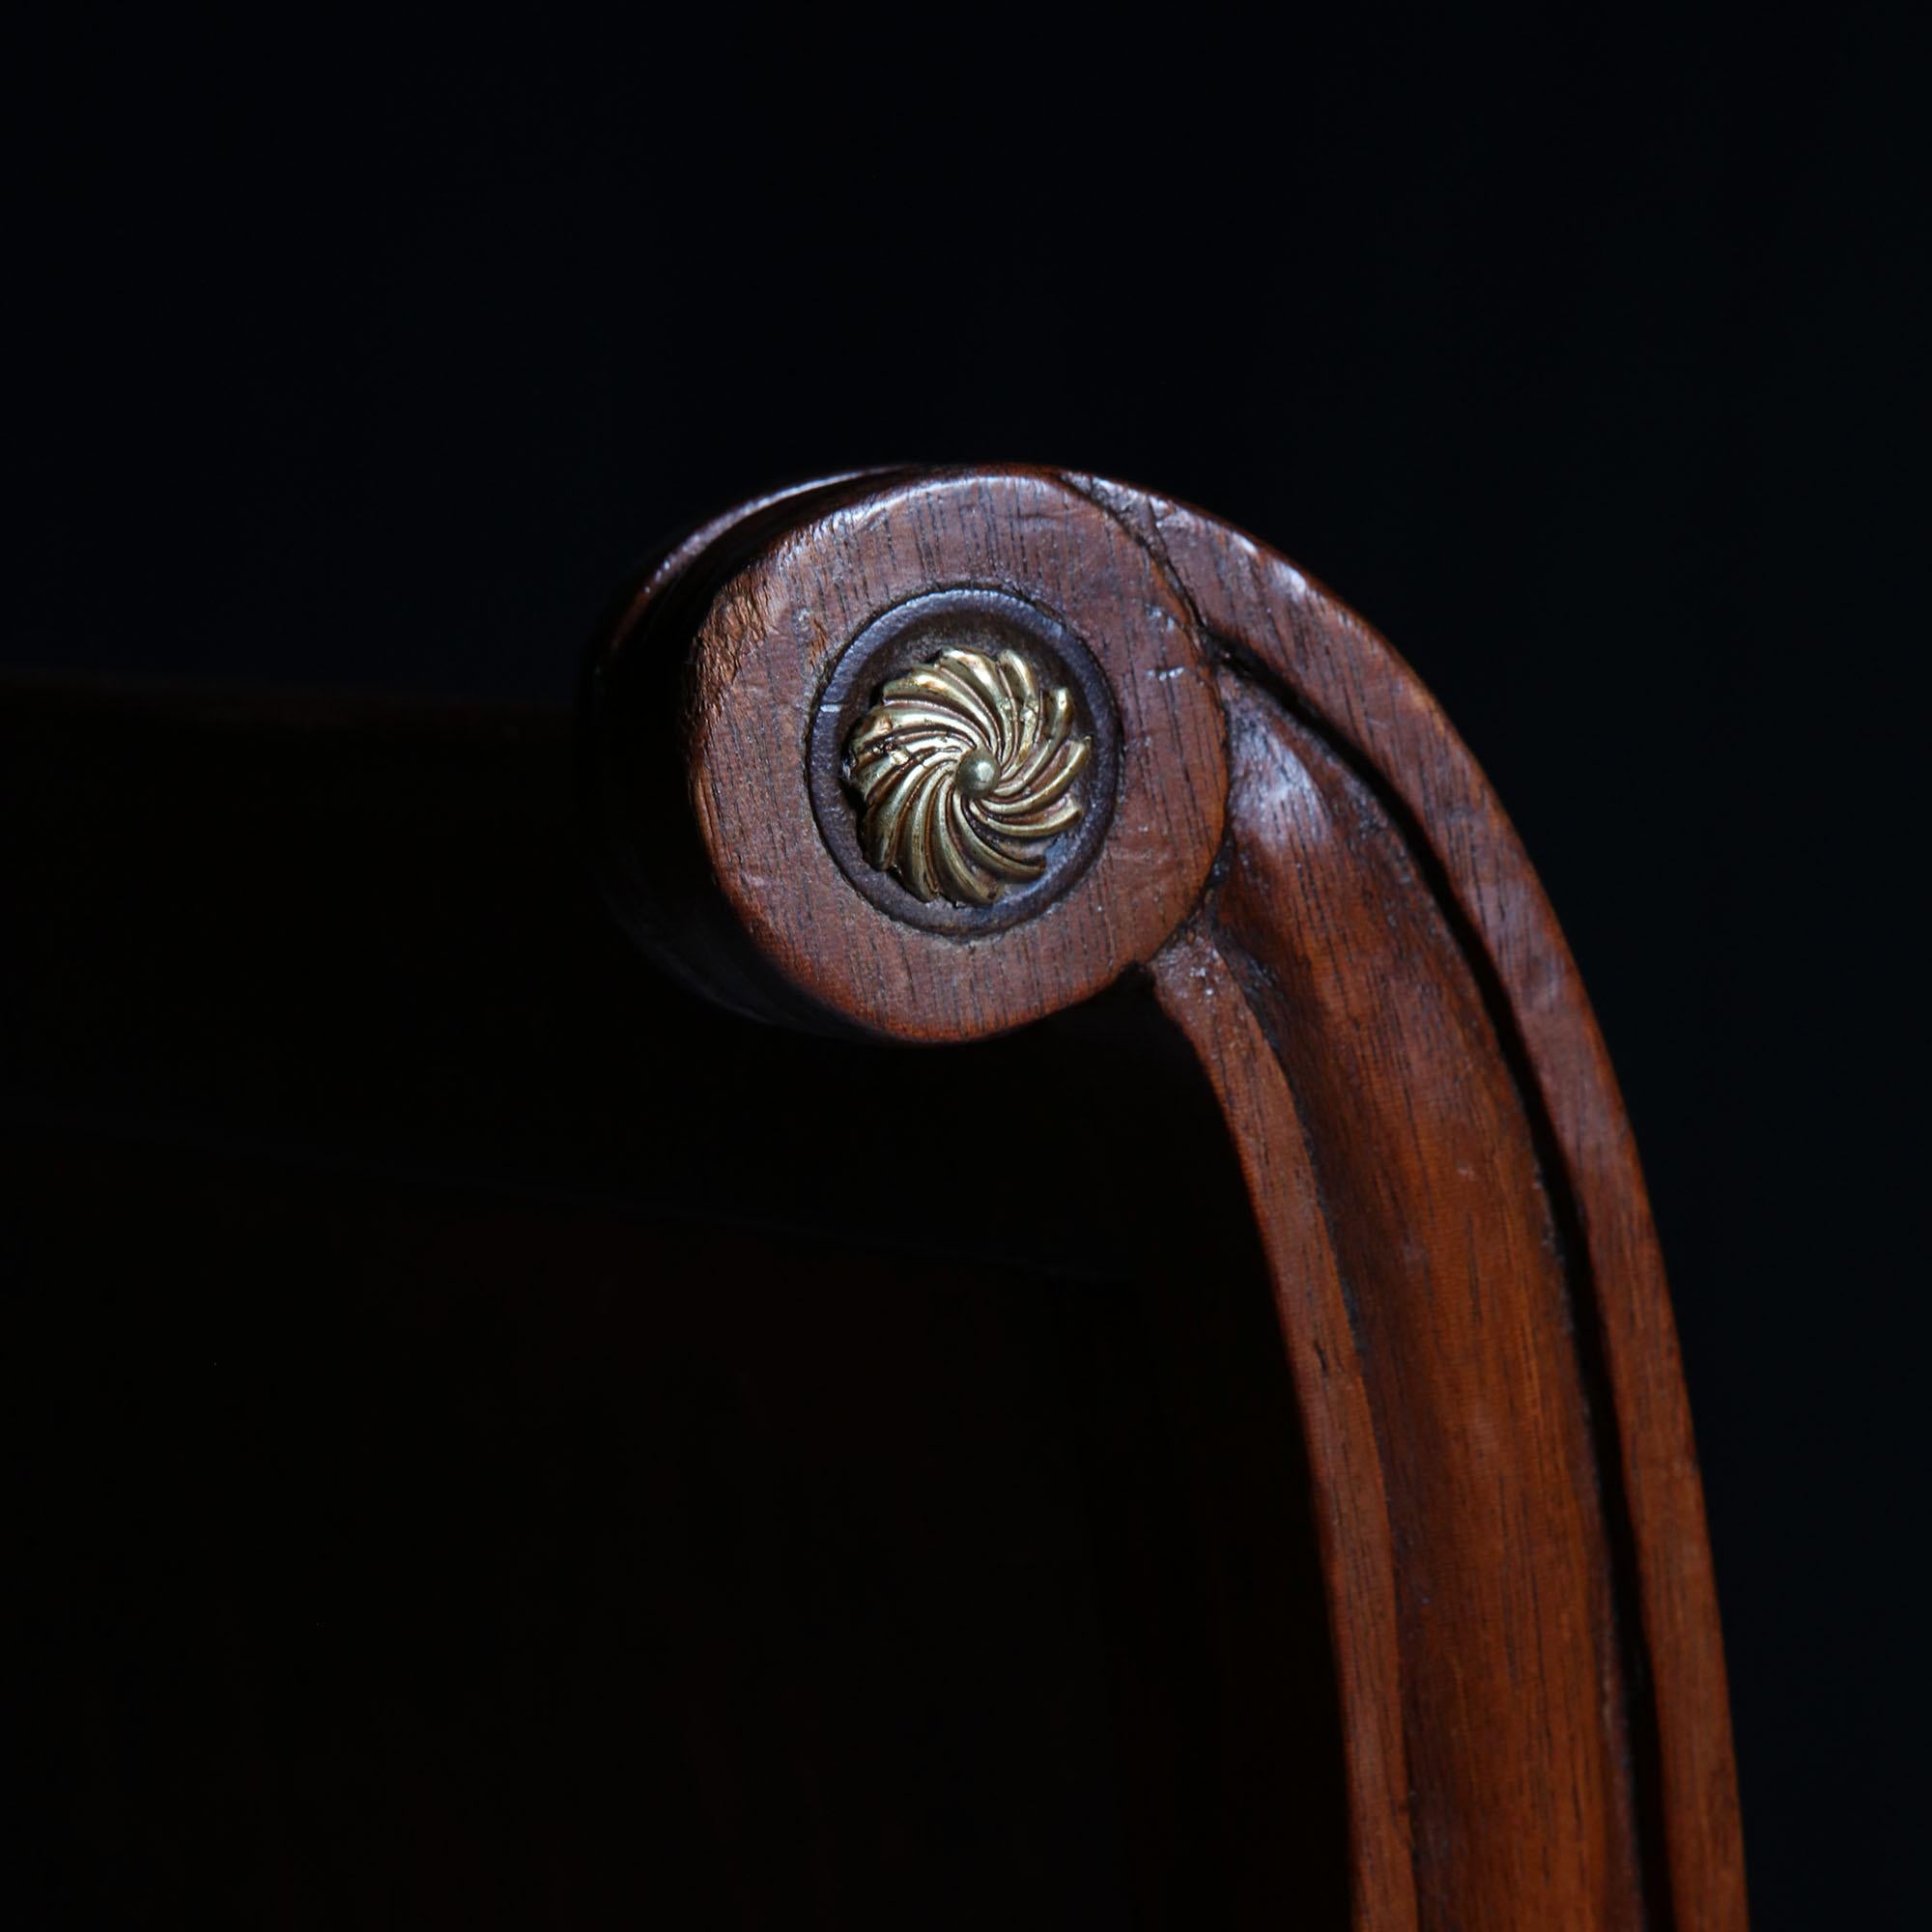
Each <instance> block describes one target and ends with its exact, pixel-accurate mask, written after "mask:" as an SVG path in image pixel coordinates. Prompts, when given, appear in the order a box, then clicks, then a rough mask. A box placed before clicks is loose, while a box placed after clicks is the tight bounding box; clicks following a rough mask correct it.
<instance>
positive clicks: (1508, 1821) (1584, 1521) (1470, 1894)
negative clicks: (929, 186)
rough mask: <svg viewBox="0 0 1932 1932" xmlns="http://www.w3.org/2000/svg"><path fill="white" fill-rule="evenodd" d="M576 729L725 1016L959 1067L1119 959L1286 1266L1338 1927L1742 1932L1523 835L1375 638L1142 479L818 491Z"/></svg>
mask: <svg viewBox="0 0 1932 1932" xmlns="http://www.w3.org/2000/svg"><path fill="white" fill-rule="evenodd" d="M585 742H586V748H587V753H588V755H587V758H586V773H587V776H588V780H589V784H590V788H591V802H592V806H593V810H594V812H595V815H596V817H597V820H598V822H599V825H600V827H601V836H602V838H603V840H604V843H605V845H606V848H607V853H608V861H609V864H608V870H609V873H610V876H611V882H612V893H613V895H614V897H615V898H616V900H617V902H618V904H619V907H620V910H621V911H622V912H623V914H624V915H625V917H626V918H627V919H628V920H629V921H630V923H632V925H633V926H634V928H635V929H636V930H637V931H639V934H640V935H641V936H642V937H643V938H644V939H645V940H646V941H647V943H649V944H650V945H651V946H652V947H653V948H654V949H655V950H656V951H657V952H659V953H660V955H661V956H662V957H664V958H665V959H666V961H667V962H668V964H669V965H670V966H671V967H672V969H673V970H675V971H677V972H679V973H680V974H682V975H683V976H685V977H686V978H687V979H689V980H693V981H695V982H696V983H698V984H700V985H702V986H703V987H704V988H705V990H706V991H708V992H710V993H711V994H712V995H713V996H715V997H717V998H719V999H722V1000H725V1001H726V1002H727V1003H729V1004H731V1005H733V1006H735V1007H738V1008H739V1009H744V1010H749V1011H753V1012H756V1013H759V1014H761V1015H764V1016H766V1017H771V1018H778V1019H782V1020H787V1021H790V1022H792V1023H796V1024H801V1025H807V1026H817V1027H824V1028H833V1029H844V1030H851V1031H856V1032H860V1033H863V1034H866V1035H869V1036H873V1037H880V1036H883V1037H890V1038H893V1039H899V1040H906V1041H923V1042H935V1043H943V1042H947V1041H954V1040H963V1039H970V1038H974V1037H980V1036H983V1035H986V1034H989V1033H994V1032H998V1031H1000V1030H1003V1029H1007V1028H1011V1027H1016V1026H1019V1025H1021V1024H1023V1023H1025V1022H1027V1021H1029V1020H1032V1019H1035V1018H1037V1017H1039V1016H1041V1015H1043V1014H1047V1013H1050V1012H1053V1011H1055V1010H1057V1009H1061V1008H1064V1007H1065V1006H1067V1005H1069V1004H1071V1003H1074V1002H1077V1001H1081V1000H1084V999H1086V998H1087V997H1088V996H1089V995H1091V994H1093V993H1094V992H1096V991H1098V990H1099V989H1100V988H1102V987H1104V986H1106V985H1108V984H1109V983H1110V982H1112V981H1114V980H1118V979H1120V978H1121V977H1122V975H1126V974H1130V973H1146V974H1149V975H1151V978H1152V980H1153V983H1154V985H1155V987H1156V989H1157V993H1158V997H1159V1000H1160V1003H1161V1005H1162V1007H1163V1008H1164V1009H1165V1011H1166V1012H1167V1014H1168V1015H1169V1016H1170V1017H1171V1018H1172V1020H1173V1021H1174V1022H1175V1023H1176V1025H1178V1026H1179V1029H1180V1030H1181V1031H1182V1033H1184V1034H1185V1036H1186V1037H1187V1038H1188V1040H1189V1041H1191V1043H1192V1045H1193V1047H1194V1050H1195V1052H1196V1054H1197V1055H1198V1057H1199V1059H1200V1062H1201V1064H1202V1065H1203V1067H1204V1068H1205V1069H1206V1072H1207V1074H1208V1078H1209V1080H1210V1081H1211V1083H1212V1086H1213V1089H1214V1092H1215V1094H1217V1095H1218V1097H1219V1101H1220V1105H1221V1109H1222V1112H1223V1115H1224V1117H1225V1120H1226V1122H1227V1126H1228V1130H1229V1133H1230V1135H1231V1137H1232V1140H1233V1143H1234V1146H1235V1149H1236V1152H1237V1154H1238V1157H1239V1161H1240V1164H1241V1168H1242V1171H1243V1173H1244V1175H1245V1178H1246V1182H1247V1189H1248V1194H1249V1198H1250V1201H1251V1203H1252V1207H1253V1211H1254V1215H1255V1219H1256V1222H1257V1224H1258V1226H1259V1229H1260V1232H1261V1235H1262V1237H1263V1241H1264V1248H1265V1252H1266V1254H1267V1256H1268V1260H1269V1264H1270V1267H1271V1271H1272V1275H1273V1281H1274V1290H1275V1296H1276V1303H1277V1307H1278V1311H1279V1316H1280V1324H1281V1332H1282V1336H1283V1339H1284V1342H1285V1345H1286V1349H1287V1352H1288V1356H1289V1360H1290V1363H1291V1366H1292V1369H1293V1378H1294V1384H1295V1388H1296V1391H1297V1394H1298V1399H1299V1406H1300V1411H1301V1418H1302V1427H1303V1429H1304V1432H1305V1435H1306V1440H1307V1448H1308V1454H1309V1459H1310V1463H1311V1467H1312V1470H1313V1478H1314V1484H1315V1490H1316V1496H1315V1509H1316V1520H1317V1522H1318V1525H1319V1529H1320V1535H1321V1558H1322V1566H1323V1573H1324V1576H1325V1578H1326V1584H1327V1590H1328V1598H1329V1607H1330V1625H1331V1633H1332V1644H1333V1654H1334V1660H1335V1669H1336V1674H1337V1677H1338V1683H1339V1694H1340V1699H1341V1708H1342V1714H1343V1720H1344V1732H1345V1740H1346V1751H1347V1767H1346V1778H1347V1788H1348V1795H1349V1807H1350V1840H1351V1841H1350V1860H1351V1872H1352V1890H1353V1899H1354V1919H1355V1922H1356V1924H1357V1925H1359V1926H1363V1927H1374V1928H1378V1932H1394V1928H1406V1927H1428V1928H1443V1932H1447V1928H1450V1927H1458V1928H1467V1927H1475V1926H1485V1927H1503V1926H1509V1927H1520V1928H1522V1929H1523V1932H1532V1929H1533V1932H1555V1928H1564V1932H1572V1928H1593V1927H1635V1926H1655V1927H1665V1926H1668V1927H1675V1928H1678V1932H1719V1928H1724V1932H1731V1929H1732V1928H1737V1927H1740V1926H1742V1924H1743V1922H1744V1903H1743V1899H1744V1892H1743V1881H1742V1873H1741V1864H1740V1852H1739V1838H1738V1823H1737V1809H1736V1801H1735V1792H1734V1779H1733V1774H1732V1767H1731V1758H1730V1737H1729V1725H1728V1719H1727V1716H1726V1707H1725V1693H1724V1677H1723V1664H1722V1659H1721V1655H1720V1652H1719V1634H1718V1619H1717V1610H1716V1605H1715V1600H1714V1596H1713V1590H1712V1580H1711V1570H1710V1562H1709V1555H1708V1548H1707V1544H1706V1538H1705V1531H1704V1522H1703V1515H1702V1506H1701V1501H1700V1496H1699V1492H1698V1482H1697V1473H1696V1468H1695V1463H1694V1460H1693V1456H1692V1449H1691V1441H1690V1425H1689V1420H1688V1417H1687V1413H1686V1408H1685V1403H1684V1394H1683V1387H1682V1381H1681V1378H1680V1374H1679V1368H1678V1361H1677V1354H1676V1346H1675V1342H1674V1338H1673V1333H1672V1327H1671V1320H1670V1313H1669V1307H1668V1303H1667V1300H1666V1295H1665V1290H1664V1283H1663V1277H1662V1269H1661V1266H1660V1264H1659V1258H1658V1253H1657V1246H1656V1242H1655V1238H1654V1236H1653V1233H1652V1228H1651V1222H1650V1217H1649V1212H1648V1209H1647V1207H1646V1204H1645V1200H1644V1192H1643V1184H1642V1180H1641V1177H1640V1175H1639V1172H1638V1168H1637V1164H1636V1157H1635V1153H1634V1149H1633V1147H1632V1145H1631V1139H1630V1134H1629V1131H1628V1128H1627V1126H1626V1123H1625V1121H1624V1117H1623V1113H1622V1109H1621V1106H1620V1104H1619V1101H1618V1098H1617V1093H1616V1088H1615V1084H1614V1081H1613V1079H1612V1077H1611V1074H1610V1070H1609V1067H1608V1065H1607V1064H1606V1062H1605V1057H1604V1052H1603V1047H1602V1044H1601V1042H1600V1040H1599V1038H1598V1036H1597V1032H1596V1029H1595V1026H1594V1024H1593V1022H1592V1020H1591V1016H1590V1012H1589V1009H1588V1007H1587V1005H1586V1004H1585V1002H1584V998H1583V993H1582V988H1581V986H1580V985H1579V983H1578V981H1577V974H1576V970H1575V968H1574V966H1573V965H1572V963H1571V960H1570V957H1569V954H1568V952H1566V950H1565V948H1564V944H1563V941H1562V938H1561V936H1560V934H1559V933H1558V931H1557V928H1556V925H1555V923H1554V921H1553V919H1552V918H1551V916H1550V913H1549V910H1548V906H1547V905H1546V903H1545V901H1544V898H1543V895H1542V893H1541V891H1540V890H1539V888H1538V886H1537V883H1536V880H1535V878H1534V877H1533V875H1532V874H1531V871H1530V869H1529V867H1528V864H1527V862H1526V860H1525V859H1524V856H1523V853H1522V851H1521V848H1520V845H1519V844H1518V842H1517V839H1516V838H1515V836H1514V834H1513V833H1512V832H1511V830H1510V827H1509V825H1508V822H1507V821H1506V819H1505V818H1504V817H1503V814H1502V812H1501V810H1500V809H1499V808H1498V806H1497V805H1496V802H1495V801H1494V799H1493V798H1492V796H1491V793H1490V791H1489V788H1488V786H1487V784H1486V783H1485V782H1484V781H1483V778H1482V776H1481V774H1480V773H1479V772H1478V771H1477V770H1476V768H1475V766H1474V764H1473V763H1472V762H1471V760H1470V758H1469V755H1468V753H1466V751H1464V749H1463V746H1462V745H1461V744H1460V743H1459V741H1458V740H1457V738H1456V736H1455V734H1454V733H1453V731H1452V730H1451V729H1450V728H1449V726H1448V725H1447V724H1446V723H1445V721H1444V720H1443V718H1442V716H1441V714H1440V713H1439V711H1438V710H1437V709H1436V707H1435V704H1434V703H1433V701H1432V700H1431V699H1430V697H1429V696H1428V694H1427V693H1426V692H1425V691H1423V690H1422V689H1421V687H1420V686H1419V685H1418V684H1417V683H1416V681H1415V679H1414V677H1413V676H1412V675H1411V674H1410V673H1409V671H1408V670H1407V669H1406V667H1405V666H1404V665H1403V664H1402V662H1401V660H1400V659H1398V658H1397V657H1396V655H1395V654H1394V652H1393V651H1392V650H1390V648H1389V647H1388V646H1387V644H1385V643H1384V642H1383V641H1382V640H1381V639H1379V638H1378V636H1377V635H1376V634H1375V633H1374V632H1373V631H1372V630H1371V629H1369V627H1368V626H1367V625H1365V624H1364V623H1363V622H1362V621H1361V620H1360V619H1359V618H1357V617H1355V616H1354V615H1353V614H1352V613H1351V612H1350V611H1348V610H1347V609H1345V608H1344V607H1343V606H1342V605H1341V604H1339V603H1338V602H1337V601H1336V600H1335V599H1334V598H1333V597H1332V596H1330V595H1329V594H1328V593H1327V592H1325V591H1324V590H1322V589H1321V586H1320V585H1318V584H1315V583H1313V582H1310V581H1309V580H1308V579H1307V578H1305V577H1304V576H1303V575H1301V574H1300V573H1299V572H1298V571H1296V570H1295V569H1294V568H1293V565H1291V564H1290V563H1289V562H1288V561H1287V560H1286V559H1285V558H1283V557H1281V556H1279V555H1277V554H1275V553H1273V552H1272V551H1269V550H1268V549H1266V548H1265V547H1264V546H1263V545H1260V544H1258V543H1256V542H1254V541H1252V540H1251V539H1249V538H1247V537H1244V536H1242V535H1241V534H1239V533H1238V532H1237V531H1235V530H1233V529H1231V528H1229V527H1228V526H1225V525H1222V524H1219V523H1216V522H1215V521H1214V520H1213V519H1211V518H1208V517H1206V516H1204V515H1202V514H1201V513H1200V512H1198V511H1195V510H1191V509H1188V508H1186V507H1184V506H1182V505H1179V504H1176V503H1173V502H1169V501H1166V500H1164V499H1162V498H1160V497H1153V496H1151V495H1149V494H1148V493H1146V492H1143V491H1138V490H1132V489H1127V488H1124V487H1122V486H1121V485H1118V484H1113V483H1107V482H1103V481H1100V480H1098V479H1095V478H1093V477H1088V476H1081V475H1072V474H1064V473H1057V472H1052V471H1047V470H1039V469H986V470H956V471H937V472H931V473H919V474H914V473H905V472H899V473H890V474H881V475H873V476H867V477H860V478H847V479H840V480H835V481H832V482H829V483H824V484H819V485H814V486H811V487H810V488H807V489H804V490H800V491H797V492H794V493H791V494H789V495H786V496H784V497H779V498H775V499H770V500H767V501H764V502H761V503H757V504H753V505H750V506H747V507H746V508H744V509H743V510H741V511H738V512H735V513H733V514H732V515H731V516H728V517H725V518H723V519H721V520H719V521H718V522H716V523H714V524H712V525H710V526H707V527H705V528H704V529H702V530H700V531H698V532H697V533H696V535H694V536H693V537H692V538H691V539H690V540H689V541H687V542H686V543H684V544H683V545H682V546H680V547H679V548H678V549H677V550H676V551H675V552H674V553H673V554H670V555H669V556H668V557H666V558H665V559H664V560H663V561H662V562H661V563H660V564H659V565H658V566H657V567H656V568H655V569H654V570H653V571H652V572H651V573H650V574H649V576H648V578H647V580H646V581H645V582H643V584H642V585H641V587H639V589H638V591H637V592H636V594H635V595H634V596H633V597H632V598H631V599H630V600H629V601H628V603H627V604H626V605H625V607H624V608H623V609H622V611H620V613H619V614H618V616H617V618H616V619H615V621H614V623H613V624H612V626H611V630H610V633H609V635H608V638H607V639H606V641H605V643H604V645H603V647H602V649H601V651H600V653H599V655H598V657H597V660H596V662H595V665H594V667H593V669H592V673H591V678H590V686H589V693H588V699H587V704H586V740H585ZM882 1104H884V1103H883V1102H882ZM1284 1904H1285V1905H1286V1904H1287V1901H1284Z"/></svg>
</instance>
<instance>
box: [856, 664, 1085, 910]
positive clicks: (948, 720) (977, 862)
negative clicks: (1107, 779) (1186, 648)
mask: <svg viewBox="0 0 1932 1932" xmlns="http://www.w3.org/2000/svg"><path fill="white" fill-rule="evenodd" d="M1092 752H1093V746H1092V744H1091V742H1090V741H1089V740H1088V739H1087V738H1086V737H1084V736H1082V735H1081V734H1080V733H1079V732H1077V731H1076V730H1074V728H1073V696H1072V694H1071V692H1069V691H1068V690H1067V689H1066V688H1065V686H1064V685H1057V684H1056V685H1048V686H1045V687H1044V688H1043V687H1042V685H1041V683H1040V677H1039V673H1038V671H1037V669H1036V668H1035V667H1034V665H1033V664H1032V662H1031V661H1030V660H1029V659H1028V658H1027V657H1025V656H1024V655H1023V654H1022V653H1021V652H1019V651H1016V650H1003V651H1000V652H998V653H997V654H996V655H994V654H989V653H987V652H985V651H979V650H973V649H969V648H966V647H963V646H954V647H953V648H952V649H949V650H944V651H941V652H940V653H939V655H938V656H937V657H936V658H934V659H933V660H932V661H931V663H929V664H926V665H923V666H922V667H920V668H918V669H917V670H910V671H906V672H904V673H903V674H902V675H900V676H898V677H895V678H894V679H893V680H892V681H891V683H889V684H888V685H887V686H886V687H885V688H884V690H883V691H882V692H881V693H880V694H879V702H878V703H877V704H875V705H874V706H873V707H872V709H871V710H870V711H868V712H867V714H866V716H865V717H864V718H862V719H861V720H860V721H859V723H858V725H856V726H854V728H853V731H852V735H851V737H850V739H848V740H847V742H846V746H845V761H844V771H843V776H844V780H845V782H846V784H847V785H848V786H850V787H851V789H852V790H853V792H854V793H856V794H857V796H858V798H859V800H860V802H861V806H862V809H863V816H862V818H861V821H860V825H859V842H860V845H861V847H862V848H863V849H864V851H865V854H866V857H867V860H868V861H869V862H870V863H871V864H872V865H873V866H875V867H878V869H879V870H881V871H890V872H891V873H893V875H894V876H895V878H897V879H898V881H899V882H900V884H902V885H903V886H904V887H905V889H906V890H907V891H908V892H909V893H911V894H912V895H913V896H914V897H915V898H918V899H920V900H921V901H930V900H932V899H934V898H938V897H944V898H947V899H950V900H952V902H953V903H954V904H955V905H973V906H988V905H991V904H993V903H994V902H995V901H996V900H997V899H998V898H999V896H1000V895H1001V893H1002V892H1004V891H1005V890H1006V888H1007V887H1008V886H1009V885H1019V884H1024V883H1026V882H1027V881H1029V880H1033V879H1037V878H1038V877H1039V876H1040V875H1041V873H1042V872H1044V871H1045V869H1046V852H1045V848H1046V844H1047V842H1048V841H1049V840H1050V839H1053V838H1057V837H1058V836H1059V835H1060V834H1061V833H1063V832H1065V831H1067V830H1068V829H1069V828H1070V827H1072V826H1074V825H1076V824H1078V823H1079V821H1080V817H1081V814H1082V813H1083V812H1084V811H1085V810H1086V805H1085V802H1084V800H1083V799H1082V798H1081V797H1080V796H1079V793H1078V789H1077V786H1078V781H1079V780H1080V777H1081V775H1082V774H1083V773H1084V772H1085V771H1086V769H1087V766H1088V763H1089V760H1090V757H1091V755H1092Z"/></svg>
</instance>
